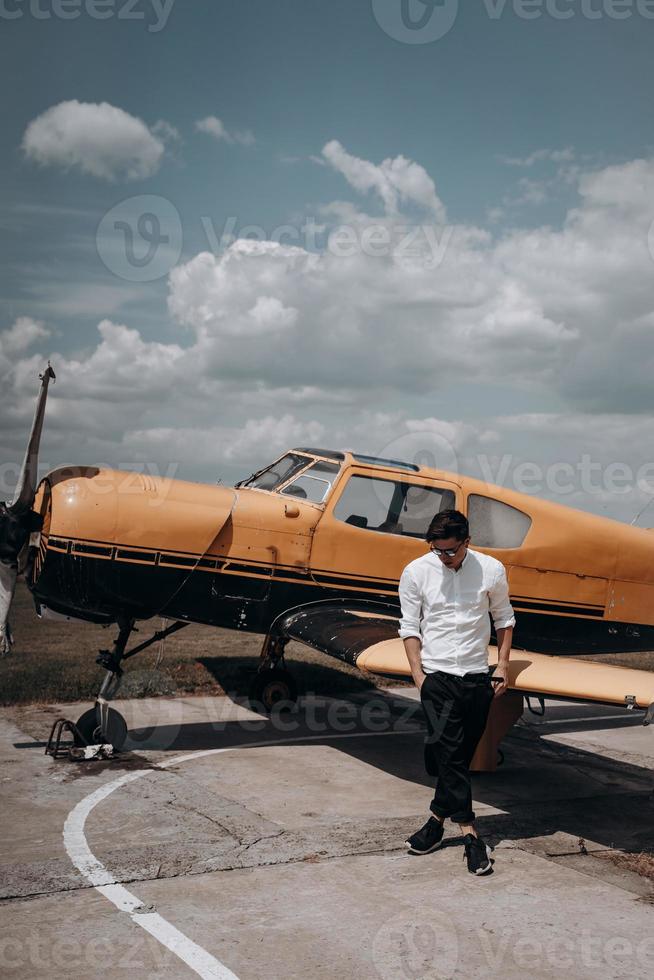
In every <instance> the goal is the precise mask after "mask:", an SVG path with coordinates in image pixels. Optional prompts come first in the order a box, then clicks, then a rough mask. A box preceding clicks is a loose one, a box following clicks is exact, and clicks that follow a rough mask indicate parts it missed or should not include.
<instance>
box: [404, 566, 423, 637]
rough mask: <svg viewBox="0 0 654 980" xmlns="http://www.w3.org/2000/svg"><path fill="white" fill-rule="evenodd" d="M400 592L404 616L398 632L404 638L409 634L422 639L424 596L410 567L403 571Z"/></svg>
mask: <svg viewBox="0 0 654 980" xmlns="http://www.w3.org/2000/svg"><path fill="white" fill-rule="evenodd" d="M399 593H400V605H401V607H402V618H401V619H400V629H399V631H398V632H399V634H400V636H401V637H402V639H403V640H404V639H406V637H408V636H417V637H418V639H421V635H420V620H421V618H422V598H421V596H420V592H419V589H418V586H417V583H416V581H415V579H414V577H413V574H412V573H411V571H410V570H409V569H408V568H405V569H404V571H403V572H402V577H401V579H400V587H399Z"/></svg>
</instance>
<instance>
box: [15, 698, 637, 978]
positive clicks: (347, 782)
mask: <svg viewBox="0 0 654 980" xmlns="http://www.w3.org/2000/svg"><path fill="white" fill-rule="evenodd" d="M374 700H375V703H376V710H375V712H372V713H371V712H370V711H369V710H368V709H369V708H370V699H368V700H367V701H365V700H364V698H363V696H358V695H357V696H353V697H352V698H351V699H350V700H349V701H343V700H339V701H336V700H334V699H318V698H314V699H313V701H312V700H311V699H310V698H307V699H306V700H305V701H304V702H303V703H302V704H301V705H300V707H299V709H298V710H297V711H296V713H294V714H292V715H289V716H286V717H285V718H280V719H278V720H277V722H275V721H274V720H272V719H262V718H260V717H259V716H257V715H254V714H253V713H252V712H250V711H249V710H248V709H247V708H245V707H244V706H242V705H239V704H235V703H234V702H232V701H230V700H229V699H228V698H221V699H211V698H186V699H152V700H150V701H145V702H144V701H129V702H122V703H118V702H117V703H116V706H117V707H119V708H120V710H121V711H123V713H124V714H125V715H126V717H127V720H128V724H129V727H130V737H131V742H130V743H129V748H130V751H129V752H126V753H123V754H122V755H121V757H120V758H118V759H116V760H115V761H109V762H90V763H73V762H69V761H67V760H63V759H62V760H52V759H50V758H49V757H46V756H45V755H44V754H43V746H42V742H43V740H44V738H46V737H47V734H48V732H49V728H50V726H51V724H52V720H53V719H54V718H55V717H57V716H58V715H60V714H65V715H67V716H68V717H71V718H75V717H77V715H78V714H80V713H81V711H82V710H83V709H84V708H85V707H87V705H77V706H70V705H67V706H46V707H43V706H31V707H26V708H13V709H3V710H2V712H0V730H1V734H2V738H1V739H0V766H1V769H0V772H1V777H0V778H1V779H2V790H3V793H2V799H3V804H2V824H3V833H2V835H1V838H0V910H1V914H2V917H3V929H2V939H0V969H1V970H2V974H3V976H7V977H25V978H26V977H35V976H41V975H45V974H46V973H47V974H48V976H51V977H53V978H57V977H70V976H71V975H75V976H78V977H95V976H98V977H100V976H102V977H104V978H106V977H107V974H109V975H111V976H114V975H116V976H121V975H123V973H125V972H126V971H129V972H131V973H133V972H134V970H137V972H138V973H139V974H140V975H141V976H143V977H168V976H170V977H185V976H193V975H194V974H193V972H192V970H191V969H190V968H189V967H188V966H186V965H185V964H184V963H182V962H181V961H180V960H179V959H178V958H177V957H176V956H175V955H174V953H172V952H171V951H170V950H169V949H166V948H165V947H164V946H162V945H161V944H160V943H158V942H157V941H156V939H154V937H153V936H151V935H147V934H145V933H144V931H143V930H142V929H139V928H138V923H136V924H135V919H134V918H131V919H130V918H129V917H128V916H126V915H125V914H124V913H121V912H119V911H118V910H117V909H116V908H115V907H114V906H113V905H112V904H110V902H108V901H107V900H106V899H105V898H104V897H103V896H102V895H101V894H99V893H98V892H97V890H96V889H95V888H93V886H92V885H91V884H90V883H89V881H88V880H87V879H86V878H84V877H83V876H82V874H81V873H80V872H79V871H78V870H77V869H76V868H75V867H74V866H73V864H72V862H71V860H70V858H69V857H68V854H67V853H66V850H65V847H64V842H63V837H62V830H63V826H64V823H65V821H66V818H67V816H68V814H69V813H70V811H71V810H72V808H73V807H74V806H75V805H76V804H77V803H78V802H79V801H80V800H83V799H84V798H85V797H87V796H88V795H89V794H91V793H92V792H93V791H95V790H96V789H98V788H99V787H101V786H103V785H105V784H107V783H110V782H112V781H113V780H115V779H116V778H117V777H119V776H121V775H123V774H125V773H128V772H136V771H141V770H143V774H142V775H139V776H138V778H135V779H134V780H133V781H132V782H129V783H127V784H126V785H123V786H121V787H120V788H118V789H117V790H116V791H115V792H113V793H112V794H111V795H110V796H108V797H107V798H106V799H104V800H103V801H101V802H100V803H98V805H97V806H96V807H95V808H94V809H93V810H92V811H91V812H90V814H89V817H88V819H87V821H86V827H85V835H86V841H87V842H88V846H89V847H90V849H91V851H92V853H93V854H94V855H95V857H96V858H97V859H98V860H99V861H100V862H101V863H102V865H104V867H105V868H106V869H108V871H109V872H110V874H111V876H112V878H113V880H114V881H116V882H119V883H123V884H125V885H128V886H129V887H130V889H131V890H132V891H133V893H134V894H135V895H136V896H137V897H138V899H139V900H140V901H141V902H142V904H143V907H144V909H146V910H152V909H156V910H157V911H158V912H159V913H160V914H161V915H163V916H164V917H165V918H166V920H167V921H168V922H170V923H173V924H174V926H175V927H176V928H177V929H179V930H181V931H182V932H183V933H184V934H185V935H186V936H188V937H189V938H191V939H192V941H193V942H194V943H196V944H198V945H199V946H201V947H202V948H203V949H206V950H207V951H208V952H209V953H210V954H211V955H212V956H214V957H216V958H217V959H218V960H220V961H221V962H222V963H224V964H225V965H226V967H228V968H229V970H231V971H232V972H233V973H234V974H235V975H236V976H238V977H241V978H242V980H248V978H254V977H258V976H260V975H262V973H264V972H265V974H266V976H268V977H280V978H281V977H284V978H287V977H297V978H306V977H307V976H312V977H321V978H322V977H325V978H326V977H335V976H339V977H355V976H356V977H357V978H361V977H365V978H376V977H393V978H396V977H400V978H401V977H422V976H425V977H461V978H463V977H465V978H469V977H476V976H479V977H482V976H484V977H487V976H499V975H502V976H503V977H513V976H516V977H518V976H524V972H525V969H526V968H527V967H528V969H529V972H530V974H531V975H532V976H535V977H550V976H554V975H555V974H556V975H557V976H560V972H561V969H562V968H564V969H565V970H566V972H567V973H568V974H569V975H570V976H571V977H591V976H592V977H595V976H597V975H598V973H599V974H601V975H602V976H603V977H614V976H615V977H619V976H624V974H625V972H626V971H628V972H629V975H630V976H632V977H641V976H642V977H646V976H647V977H649V976H651V962H652V954H653V953H654V948H653V943H652V939H651V938H650V937H651V936H652V935H653V934H654V929H653V928H652V926H653V924H654V883H653V882H652V881H651V880H650V879H647V878H644V877H641V876H638V875H636V874H635V873H633V872H630V871H625V870H624V869H622V868H618V867H617V866H616V865H614V864H613V863H612V862H611V861H608V860H599V859H598V857H597V855H598V854H600V853H604V854H606V852H607V851H610V850H612V849H621V850H627V851H640V850H643V851H647V850H649V851H652V849H654V820H653V819H652V818H653V816H654V799H653V792H652V791H653V785H652V772H651V764H652V759H653V758H654V738H653V735H654V732H652V730H651V729H644V728H642V726H641V725H639V723H638V722H639V718H638V717H637V716H632V715H629V714H628V713H625V714H624V715H623V716H619V717H615V716H616V715H617V714H618V713H617V712H616V711H615V709H611V710H609V709H601V708H595V707H589V706H580V705H574V706H573V705H567V706H563V705H551V706H550V708H549V710H548V712H547V714H546V716H545V718H544V719H537V718H534V717H533V716H531V715H529V714H528V713H526V714H525V716H524V718H523V720H522V721H521V722H520V723H519V725H518V726H516V727H515V728H514V729H513V731H512V733H511V734H510V736H509V737H508V738H507V739H506V740H505V743H504V745H503V749H504V753H505V763H504V765H503V766H502V767H501V768H500V769H498V771H497V772H496V773H490V774H478V775H476V776H475V777H474V797H475V808H476V812H477V816H478V826H479V830H480V832H481V833H482V834H483V835H484V837H485V838H486V839H487V840H488V841H489V842H490V843H491V844H492V845H493V846H494V847H495V851H494V858H495V865H494V869H495V870H494V873H493V875H491V876H489V877H488V878H487V879H475V878H474V877H472V876H470V875H468V874H467V872H466V870H465V864H464V863H463V861H462V853H463V850H462V847H461V841H460V838H459V837H458V829H457V828H456V827H455V826H453V825H450V824H448V825H446V842H445V846H444V848H443V849H442V850H441V851H440V852H436V853H435V854H432V855H428V856H425V857H414V856H409V855H407V854H406V849H405V847H404V843H403V842H404V840H405V838H406V836H407V835H408V834H409V833H411V832H412V831H413V830H414V829H415V828H416V827H417V826H419V825H420V824H421V823H423V822H424V819H425V816H426V809H427V806H428V802H429V799H430V789H429V780H428V779H427V778H426V777H425V775H424V773H423V771H422V731H421V717H420V713H419V710H418V709H417V705H416V702H415V699H414V692H412V691H411V690H409V689H406V688H402V689H398V690H392V689H391V690H388V691H385V692H378V694H377V695H376V696H375V699H374ZM364 709H365V710H364ZM346 716H347V718H348V719H349V721H348V724H350V722H351V725H350V728H349V729H348V728H345V729H344V725H345V722H344V719H345V718H346ZM275 743H283V744H275ZM218 749H220V750H223V751H219V752H215V751H214V750H218ZM224 750H227V751H224ZM196 751H197V752H198V753H200V752H204V753H207V752H213V754H204V755H201V754H198V756H197V757H191V758H188V757H186V759H185V761H184V760H182V761H181V762H180V763H179V764H175V765H172V766H170V767H169V768H160V766H161V765H162V764H166V765H168V763H169V762H170V760H171V759H173V758H176V757H177V756H179V755H181V754H184V755H185V756H188V754H189V753H193V752H196ZM71 970H72V972H71Z"/></svg>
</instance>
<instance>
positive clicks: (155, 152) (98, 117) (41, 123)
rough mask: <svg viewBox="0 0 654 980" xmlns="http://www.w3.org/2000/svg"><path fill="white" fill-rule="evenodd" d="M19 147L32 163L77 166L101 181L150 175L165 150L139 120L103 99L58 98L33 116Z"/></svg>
mask: <svg viewBox="0 0 654 980" xmlns="http://www.w3.org/2000/svg"><path fill="white" fill-rule="evenodd" d="M160 125H161V124H160ZM22 148H23V151H24V153H25V155H26V156H27V157H28V158H29V159H31V160H34V161H35V162H36V163H40V164H44V165H45V164H52V165H55V166H59V167H63V168H64V169H66V170H69V169H71V168H77V169H79V170H81V171H82V172H83V173H86V174H91V176H93V177H100V178H103V179H105V180H117V179H118V178H121V177H122V178H126V179H127V180H140V179H143V178H145V177H149V176H151V175H152V174H154V173H155V172H156V171H157V170H158V168H159V165H160V163H161V159H162V157H163V154H164V144H163V142H162V140H161V139H160V138H158V136H156V135H155V134H154V133H153V131H151V130H150V129H148V127H147V126H146V124H145V123H144V122H143V121H142V120H141V119H137V118H136V117H135V116H131V115H130V114H129V113H128V112H125V111H124V110H123V109H119V108H118V107H117V106H113V105H109V103H108V102H100V103H95V102H78V101H77V99H73V100H70V101H68V102H60V103H59V104H58V105H55V106H52V107H51V108H50V109H47V110H46V111H45V112H44V113H42V115H40V116H37V118H36V119H33V120H32V121H31V122H30V123H29V125H28V127H27V129H26V130H25V135H24V136H23V143H22Z"/></svg>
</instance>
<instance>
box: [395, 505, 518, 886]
mask: <svg viewBox="0 0 654 980" xmlns="http://www.w3.org/2000/svg"><path fill="white" fill-rule="evenodd" d="M426 537H427V542H428V543H429V548H430V550H429V551H428V552H427V554H426V555H423V556H422V557H421V558H417V559H416V560H415V561H412V562H411V563H410V564H409V565H407V567H406V568H405V569H404V572H403V573H402V578H401V579H400V602H401V605H402V619H401V620H400V630H399V633H400V636H401V637H402V639H403V640H404V647H405V649H406V654H407V657H408V659H409V664H410V666H411V674H412V675H413V680H414V682H415V684H416V687H417V688H418V689H419V691H420V699H421V701H422V706H423V709H424V711H425V714H426V717H427V728H428V737H427V740H426V743H425V762H426V765H427V771H428V772H429V774H430V775H436V776H437V781H436V792H435V794H434V799H433V801H432V803H431V807H430V810H431V814H432V815H431V816H430V818H429V820H428V821H427V823H426V824H425V826H424V827H422V828H421V830H419V831H418V832H417V833H415V834H413V836H412V837H410V838H409V839H408V841H407V842H406V843H407V846H408V847H409V850H410V852H411V853H413V854H428V853H430V852H431V851H435V850H436V849H437V848H438V847H440V846H441V843H442V839H443V823H444V821H445V818H446V817H450V818H451V819H452V820H454V821H455V822H456V823H458V824H459V825H460V827H461V831H462V833H463V835H464V837H463V839H464V844H465V857H466V859H467V862H468V871H470V872H471V873H472V874H475V875H484V874H488V872H490V871H491V870H492V865H491V861H490V848H489V847H488V846H487V845H486V844H484V842H483V841H482V840H481V838H480V837H479V835H478V833H477V831H476V829H475V825H474V819H475V815H474V813H473V810H472V794H471V788H470V772H469V766H470V762H471V760H472V757H473V755H474V753H475V749H476V747H477V743H478V742H479V739H480V738H481V736H482V734H483V732H484V728H485V727H486V719H487V718H488V712H489V710H490V706H491V702H492V700H493V697H494V696H495V697H500V696H501V695H502V694H503V693H504V692H505V690H506V686H507V680H508V666H509V654H510V652H511V640H512V637H513V627H514V626H515V617H514V615H513V609H512V608H511V603H510V602H509V589H508V584H507V580H506V572H505V570H504V566H503V565H502V563H501V562H499V561H497V559H495V558H492V557H491V556H490V555H484V554H482V553H481V552H478V551H473V550H472V549H470V548H469V547H468V545H469V542H470V532H469V529H468V521H467V520H466V518H465V517H464V515H463V514H461V513H460V512H459V511H457V510H444V511H441V512H440V513H439V514H437V515H436V516H435V517H434V519H433V521H432V522H431V524H430V526H429V530H428V531H427V536H426ZM489 612H490V614H491V615H492V617H493V623H494V625H495V631H496V634H497V646H498V654H499V659H498V665H497V667H496V668H495V672H494V674H493V677H492V681H491V676H490V672H489V668H488V643H489V640H490V619H489V615H488V614H489ZM493 687H494V690H493Z"/></svg>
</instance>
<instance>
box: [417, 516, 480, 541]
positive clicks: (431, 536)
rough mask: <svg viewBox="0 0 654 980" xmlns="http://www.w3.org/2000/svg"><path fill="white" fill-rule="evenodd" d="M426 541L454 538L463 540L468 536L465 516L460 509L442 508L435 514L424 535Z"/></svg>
mask: <svg viewBox="0 0 654 980" xmlns="http://www.w3.org/2000/svg"><path fill="white" fill-rule="evenodd" d="M425 537H426V539H427V541H430V542H431V541H446V540H447V539H448V538H456V540H457V541H465V539H466V538H468V537H470V528H469V526H468V521H467V518H466V517H465V516H464V515H463V514H462V513H461V511H460V510H442V511H440V513H438V514H436V516H435V517H434V519H433V521H432V522H431V524H430V525H429V528H428V529H427V534H426V535H425Z"/></svg>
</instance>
